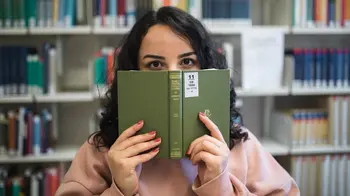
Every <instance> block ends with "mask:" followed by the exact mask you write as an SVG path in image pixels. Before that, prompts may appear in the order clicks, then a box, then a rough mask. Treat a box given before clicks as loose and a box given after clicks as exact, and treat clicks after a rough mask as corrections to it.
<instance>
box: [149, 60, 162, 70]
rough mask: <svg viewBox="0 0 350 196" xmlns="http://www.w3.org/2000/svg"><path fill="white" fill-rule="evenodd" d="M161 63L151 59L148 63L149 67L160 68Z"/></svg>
mask: <svg viewBox="0 0 350 196" xmlns="http://www.w3.org/2000/svg"><path fill="white" fill-rule="evenodd" d="M161 66H162V64H161V63H160V62H159V61H153V62H151V63H149V64H148V67H149V68H160V67H161Z"/></svg>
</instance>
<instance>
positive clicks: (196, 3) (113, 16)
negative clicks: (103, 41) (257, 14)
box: [93, 0, 251, 28]
mask: <svg viewBox="0 0 350 196" xmlns="http://www.w3.org/2000/svg"><path fill="white" fill-rule="evenodd" d="M163 6H174V7H177V8H180V9H182V10H184V11H186V12H188V13H190V14H191V15H192V16H194V17H196V18H197V19H199V20H202V21H203V23H204V24H206V25H214V24H215V25H217V24H219V25H220V26H222V27H224V26H227V24H243V25H251V19H250V0H230V1H222V0H179V1H171V0H142V1H136V0H94V5H93V13H94V16H93V18H94V26H95V27H109V28H117V27H119V28H120V27H130V26H132V25H133V24H134V23H135V22H136V20H137V19H139V18H141V17H142V16H143V15H144V14H145V13H146V12H147V11H150V10H157V9H159V8H160V7H163Z"/></svg>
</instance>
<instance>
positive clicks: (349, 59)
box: [343, 48, 350, 87]
mask: <svg viewBox="0 0 350 196" xmlns="http://www.w3.org/2000/svg"><path fill="white" fill-rule="evenodd" d="M343 63H344V83H345V84H344V86H346V87H348V86H349V83H350V82H349V80H350V73H349V72H350V53H349V49H347V48H346V49H345V50H344V62H343Z"/></svg>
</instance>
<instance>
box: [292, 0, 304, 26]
mask: <svg viewBox="0 0 350 196" xmlns="http://www.w3.org/2000/svg"><path fill="white" fill-rule="evenodd" d="M301 3H302V2H301V0H294V5H293V6H294V24H295V25H294V26H295V27H301V26H302V25H301V16H302V9H301V5H302V4H301Z"/></svg>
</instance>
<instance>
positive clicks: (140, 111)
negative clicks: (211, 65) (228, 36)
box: [117, 69, 230, 159]
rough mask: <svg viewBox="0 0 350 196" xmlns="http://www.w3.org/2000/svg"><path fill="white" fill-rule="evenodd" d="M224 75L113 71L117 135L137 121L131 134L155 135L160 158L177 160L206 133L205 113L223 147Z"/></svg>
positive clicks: (226, 131)
mask: <svg viewBox="0 0 350 196" xmlns="http://www.w3.org/2000/svg"><path fill="white" fill-rule="evenodd" d="M229 74H230V73H229V70H228V69H225V70H212V69H207V70H186V71H118V72H117V79H118V126H119V128H118V131H119V133H120V134H121V133H122V132H123V131H124V130H126V129H127V128H128V127H130V126H131V125H133V124H135V123H136V122H138V121H139V120H144V126H143V128H142V129H141V130H140V131H139V132H138V133H137V134H142V133H147V132H150V131H153V130H155V131H157V136H156V137H160V138H161V139H162V142H161V144H160V152H159V154H158V155H157V156H158V157H161V158H172V159H176V158H181V157H184V156H186V151H187V149H188V147H189V146H190V144H191V142H192V141H194V140H195V139H196V138H198V137H200V136H203V135H205V134H209V135H210V132H209V131H208V129H207V128H206V127H205V126H204V124H203V123H202V122H201V121H200V120H199V112H203V113H205V114H206V115H207V116H208V117H209V118H210V119H211V120H212V121H213V122H214V123H215V124H216V125H217V126H218V128H219V129H220V131H221V133H222V135H223V137H224V139H225V141H226V142H227V143H229V129H230V127H229V124H230V111H229V108H230V93H229V92H230V91H229V83H230V81H229Z"/></svg>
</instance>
